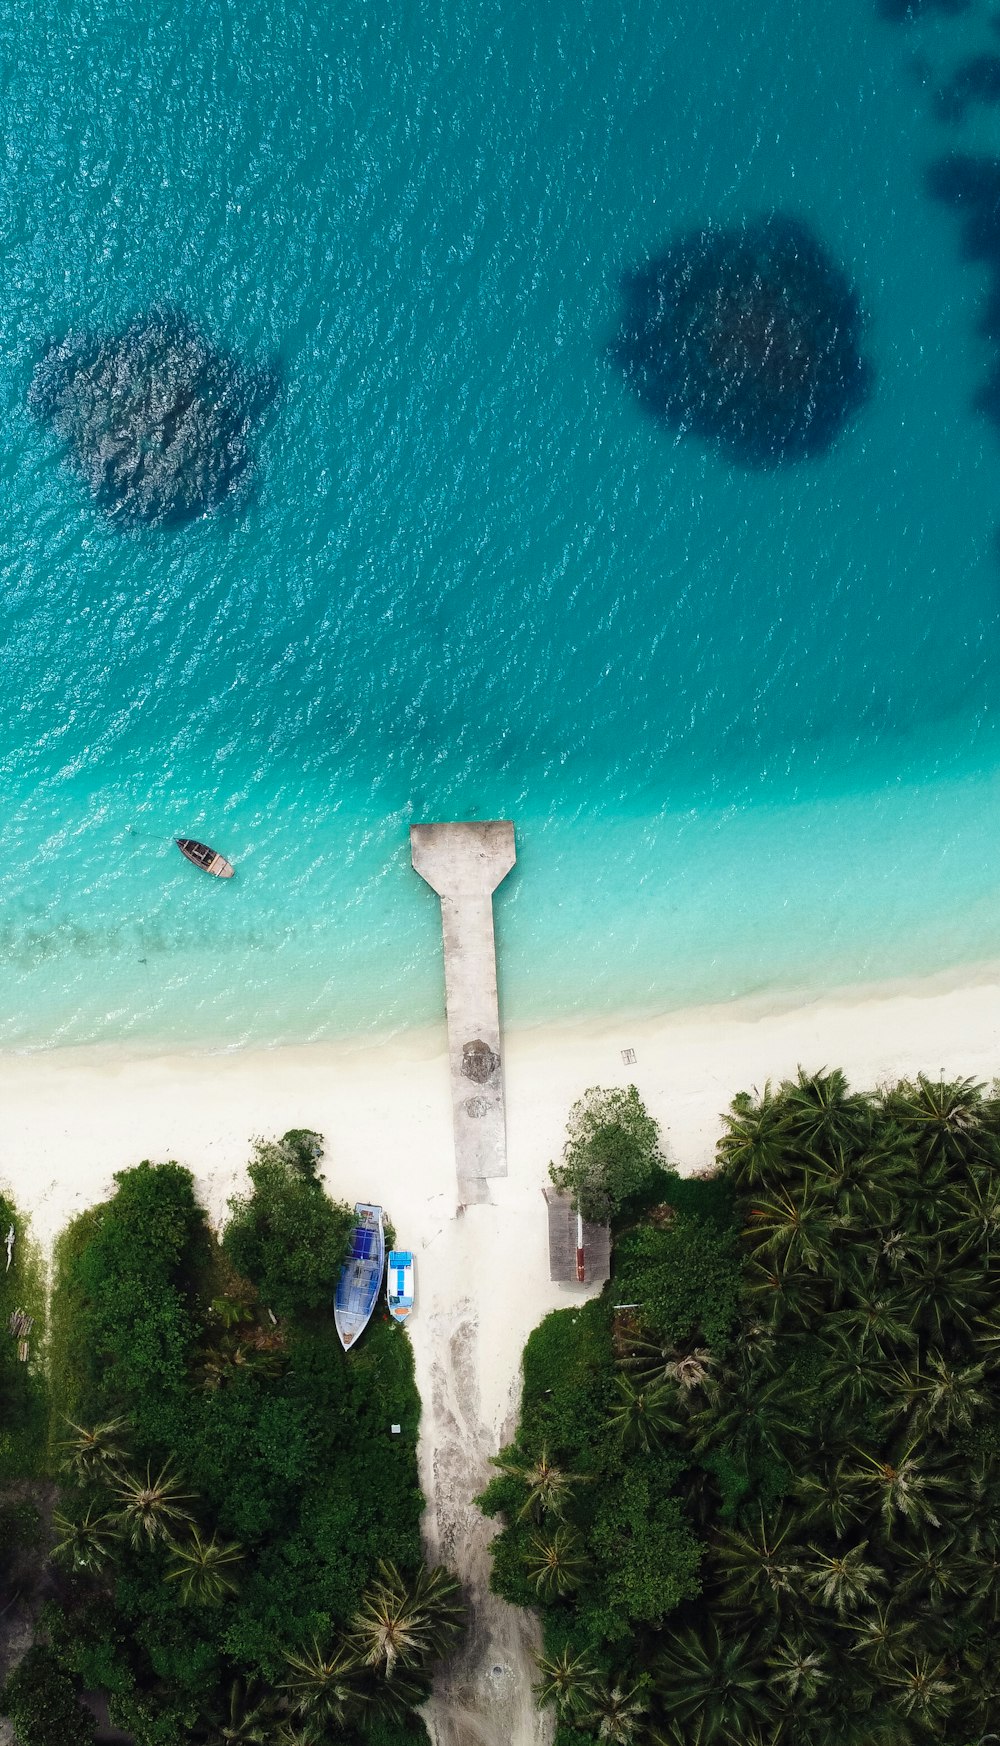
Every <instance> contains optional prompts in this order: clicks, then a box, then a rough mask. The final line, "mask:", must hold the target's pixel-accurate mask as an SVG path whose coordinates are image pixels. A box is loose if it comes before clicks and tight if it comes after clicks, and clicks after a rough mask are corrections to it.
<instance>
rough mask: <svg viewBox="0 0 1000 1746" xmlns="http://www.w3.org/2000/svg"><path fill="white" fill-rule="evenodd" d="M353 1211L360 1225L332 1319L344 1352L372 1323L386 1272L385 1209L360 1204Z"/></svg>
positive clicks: (341, 1280)
mask: <svg viewBox="0 0 1000 1746" xmlns="http://www.w3.org/2000/svg"><path fill="white" fill-rule="evenodd" d="M354 1211H355V1215H356V1217H357V1221H358V1222H357V1224H356V1225H355V1227H354V1230H353V1231H352V1232H351V1252H350V1255H349V1256H348V1258H347V1260H346V1261H345V1263H344V1265H343V1267H342V1268H341V1269H340V1279H339V1281H338V1283H337V1291H336V1296H335V1297H334V1300H333V1319H334V1322H335V1323H336V1327H337V1333H338V1334H339V1335H340V1343H341V1345H342V1346H343V1348H344V1351H345V1352H348V1351H350V1348H351V1347H352V1346H353V1345H354V1344H355V1342H356V1340H357V1339H358V1336H359V1335H360V1334H363V1333H364V1331H365V1329H366V1327H367V1326H368V1323H369V1322H370V1320H371V1314H372V1310H373V1309H374V1308H375V1299H376V1298H377V1297H378V1293H379V1286H380V1285H381V1284H382V1274H383V1272H384V1270H385V1232H384V1230H383V1228H382V1208H381V1207H380V1206H371V1205H370V1204H369V1203H368V1202H367V1201H358V1202H357V1204H356V1205H355V1208H354Z"/></svg>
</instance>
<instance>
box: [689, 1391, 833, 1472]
mask: <svg viewBox="0 0 1000 1746" xmlns="http://www.w3.org/2000/svg"><path fill="white" fill-rule="evenodd" d="M712 1395H713V1400H712V1403H711V1404H710V1405H709V1406H707V1407H704V1408H702V1409H701V1411H700V1412H697V1413H695V1414H693V1415H692V1419H691V1425H692V1428H693V1430H694V1432H695V1444H694V1449H695V1454H696V1455H701V1454H703V1453H704V1452H705V1451H706V1450H708V1449H715V1448H719V1447H722V1448H739V1449H746V1450H749V1451H756V1450H758V1449H762V1450H764V1451H766V1453H767V1454H768V1455H770V1456H772V1457H773V1458H774V1459H775V1460H777V1461H789V1463H790V1464H791V1460H790V1458H791V1457H792V1456H793V1455H794V1452H795V1450H796V1449H797V1448H798V1446H799V1444H800V1442H801V1440H802V1436H803V1421H804V1420H805V1421H806V1422H808V1419H809V1416H810V1413H811V1410H812V1406H813V1402H814V1395H813V1393H812V1391H811V1390H810V1389H807V1388H805V1387H803V1386H802V1385H801V1384H797V1383H790V1382H789V1380H788V1378H787V1376H786V1375H785V1374H780V1375H778V1376H773V1377H771V1378H769V1379H768V1381H766V1382H761V1381H759V1380H758V1379H757V1378H755V1377H754V1376H753V1375H752V1374H751V1373H749V1372H747V1373H746V1374H743V1375H741V1374H740V1373H739V1372H737V1371H735V1370H733V1369H731V1368H728V1369H726V1370H725V1371H723V1372H722V1373H721V1374H720V1377H719V1380H718V1383H717V1384H715V1385H714V1386H713V1389H712Z"/></svg>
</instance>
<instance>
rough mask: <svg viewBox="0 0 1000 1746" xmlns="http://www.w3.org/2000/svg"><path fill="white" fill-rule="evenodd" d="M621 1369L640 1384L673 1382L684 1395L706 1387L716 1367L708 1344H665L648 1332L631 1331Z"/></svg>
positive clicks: (624, 1347)
mask: <svg viewBox="0 0 1000 1746" xmlns="http://www.w3.org/2000/svg"><path fill="white" fill-rule="evenodd" d="M618 1362H619V1367H620V1368H621V1369H622V1370H628V1371H631V1373H632V1374H633V1376H635V1377H636V1379H637V1380H638V1382H639V1383H641V1384H648V1383H657V1382H672V1383H675V1384H676V1386H677V1388H678V1389H679V1390H680V1392H681V1395H682V1396H683V1395H685V1394H690V1393H691V1392H692V1391H693V1390H694V1389H700V1388H704V1386H705V1384H706V1382H708V1380H709V1378H710V1377H711V1375H712V1372H713V1370H714V1368H715V1359H714V1357H713V1356H712V1353H711V1352H710V1351H709V1350H708V1347H707V1346H690V1347H678V1346H674V1345H664V1344H663V1342H662V1340H656V1339H653V1338H651V1337H650V1336H649V1335H648V1334H645V1333H641V1334H629V1335H626V1336H625V1338H624V1340H623V1352H622V1357H621V1358H620V1359H619V1361H618Z"/></svg>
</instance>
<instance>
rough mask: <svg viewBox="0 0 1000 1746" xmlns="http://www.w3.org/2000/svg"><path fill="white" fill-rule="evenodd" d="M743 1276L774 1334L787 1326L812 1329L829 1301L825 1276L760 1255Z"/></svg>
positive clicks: (745, 1288) (756, 1305) (747, 1291)
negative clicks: (776, 1330) (774, 1331)
mask: <svg viewBox="0 0 1000 1746" xmlns="http://www.w3.org/2000/svg"><path fill="white" fill-rule="evenodd" d="M743 1276H744V1281H745V1284H744V1290H745V1291H746V1294H747V1296H748V1298H749V1299H750V1301H751V1303H752V1304H753V1306H754V1309H755V1311H756V1312H757V1314H758V1315H760V1316H761V1317H762V1318H763V1319H764V1325H765V1328H766V1329H769V1330H771V1331H773V1330H775V1329H777V1328H779V1327H781V1326H783V1325H785V1324H791V1325H792V1326H798V1327H803V1328H808V1327H811V1326H812V1325H813V1324H814V1323H815V1322H816V1320H817V1318H818V1317H819V1316H820V1314H821V1313H822V1311H823V1310H824V1308H825V1307H826V1305H827V1303H828V1301H829V1298H830V1283H829V1280H828V1279H827V1278H826V1276H825V1275H824V1274H821V1273H817V1272H814V1271H813V1270H812V1269H811V1268H808V1267H803V1266H801V1265H793V1264H792V1263H790V1262H788V1261H776V1260H775V1259H774V1258H773V1256H771V1255H765V1254H762V1253H760V1252H758V1253H757V1254H756V1255H754V1256H753V1257H752V1258H751V1259H749V1260H747V1261H746V1262H745V1264H744V1275H743Z"/></svg>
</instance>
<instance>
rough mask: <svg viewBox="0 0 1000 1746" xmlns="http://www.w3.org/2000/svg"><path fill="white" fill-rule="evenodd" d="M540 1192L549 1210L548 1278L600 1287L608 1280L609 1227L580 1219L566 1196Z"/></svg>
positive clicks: (554, 1192)
mask: <svg viewBox="0 0 1000 1746" xmlns="http://www.w3.org/2000/svg"><path fill="white" fill-rule="evenodd" d="M542 1192H543V1193H544V1195H545V1199H546V1201H547V1203H548V1209H549V1278H550V1279H553V1280H555V1281H556V1283H557V1284H559V1285H603V1284H604V1281H605V1280H606V1279H610V1277H611V1226H610V1225H608V1224H596V1223H594V1222H593V1221H592V1220H591V1219H581V1217H580V1215H579V1213H578V1212H577V1210H576V1207H575V1206H574V1204H573V1202H572V1200H571V1199H570V1197H569V1195H568V1194H560V1193H559V1192H558V1191H557V1190H556V1189H555V1188H546V1189H543V1191H542Z"/></svg>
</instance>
